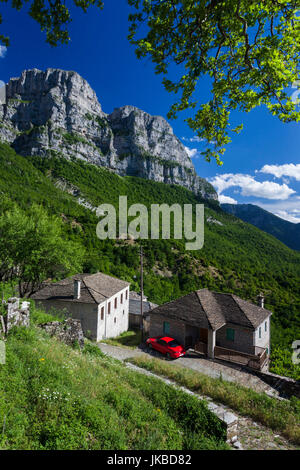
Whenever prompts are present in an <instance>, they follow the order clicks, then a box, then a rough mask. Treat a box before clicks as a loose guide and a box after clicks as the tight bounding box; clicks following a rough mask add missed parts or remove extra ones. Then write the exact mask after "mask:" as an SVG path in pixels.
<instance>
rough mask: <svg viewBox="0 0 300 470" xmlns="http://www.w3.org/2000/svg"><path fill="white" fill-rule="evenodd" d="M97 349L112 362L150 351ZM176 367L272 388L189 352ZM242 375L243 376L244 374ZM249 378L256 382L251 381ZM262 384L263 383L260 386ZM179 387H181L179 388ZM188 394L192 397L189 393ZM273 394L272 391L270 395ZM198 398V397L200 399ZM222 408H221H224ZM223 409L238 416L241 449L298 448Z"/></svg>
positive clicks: (105, 346)
mask: <svg viewBox="0 0 300 470" xmlns="http://www.w3.org/2000/svg"><path fill="white" fill-rule="evenodd" d="M98 346H99V348H100V349H101V350H102V351H103V352H104V353H105V354H107V355H108V356H110V357H113V358H115V359H119V360H121V361H124V360H125V359H129V358H131V357H140V356H145V357H149V352H148V351H146V350H145V351H144V350H141V349H139V348H136V349H129V348H126V347H123V348H122V347H118V346H112V345H109V344H105V343H98ZM151 355H152V356H155V357H161V358H162V356H161V355H160V354H159V353H157V352H156V351H151ZM174 363H176V364H178V365H180V366H182V367H189V368H191V369H194V370H197V371H199V372H202V373H204V374H206V375H209V376H210V377H214V378H217V377H220V373H221V374H222V377H223V379H224V380H229V381H232V382H236V383H240V384H241V385H244V386H246V387H248V388H253V389H254V390H256V391H258V392H266V391H268V390H266V387H267V389H268V388H269V389H270V388H271V387H269V386H267V385H266V384H265V383H264V382H263V381H261V380H260V379H259V378H258V377H255V376H252V375H251V374H249V373H247V372H244V371H241V370H238V369H231V367H228V366H226V365H223V364H218V363H215V362H213V361H209V360H207V359H204V358H201V356H198V355H196V354H194V353H192V352H189V354H188V355H187V356H186V357H184V358H179V359H177V360H176V361H170V364H174ZM214 366H216V367H214ZM128 367H130V368H133V369H135V370H137V371H139V372H140V373H142V374H146V375H151V376H155V377H156V378H159V379H160V380H162V381H164V382H165V383H168V384H170V385H175V384H174V382H172V381H171V380H169V379H166V378H164V377H160V376H158V375H156V374H153V373H152V372H149V371H146V370H145V369H141V368H139V367H136V366H133V365H132V364H128ZM243 374H245V376H244V375H243ZM252 379H257V381H256V380H252ZM260 382H262V383H260ZM181 388H182V387H181ZM188 393H191V394H194V393H193V392H191V391H188ZM272 393H274V392H272ZM200 398H201V397H200ZM202 398H204V399H206V400H208V401H211V398H209V397H202ZM223 406H224V405H223ZM224 408H225V409H226V410H227V411H228V412H230V413H233V414H234V415H236V416H238V419H239V421H238V440H239V442H240V443H241V446H242V449H243V450H296V449H298V448H297V447H296V446H294V445H293V444H291V443H290V442H288V441H287V440H286V439H285V438H284V437H282V436H281V435H280V434H278V433H276V432H273V431H272V430H271V429H269V428H266V427H265V426H263V425H261V424H259V423H256V422H255V421H253V420H252V419H251V418H247V417H244V416H241V415H239V414H238V413H237V412H236V411H235V410H232V409H230V408H228V407H227V406H224Z"/></svg>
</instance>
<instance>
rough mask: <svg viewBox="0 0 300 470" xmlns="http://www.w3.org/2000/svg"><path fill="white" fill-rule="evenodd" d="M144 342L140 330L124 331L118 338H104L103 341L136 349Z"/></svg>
mask: <svg viewBox="0 0 300 470" xmlns="http://www.w3.org/2000/svg"><path fill="white" fill-rule="evenodd" d="M141 342H142V333H141V331H140V330H128V331H124V333H122V334H121V335H120V336H118V337H117V338H111V339H106V340H103V341H102V343H106V344H111V345H112V346H122V347H124V346H125V347H127V348H130V349H135V348H136V347H137V346H139V345H140V344H141Z"/></svg>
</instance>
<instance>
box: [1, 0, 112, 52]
mask: <svg viewBox="0 0 300 470" xmlns="http://www.w3.org/2000/svg"><path fill="white" fill-rule="evenodd" d="M0 1H2V2H7V0H0ZM25 3H26V6H29V10H28V14H29V16H31V18H33V19H34V20H35V21H37V22H38V24H39V25H40V27H41V31H45V32H46V41H47V42H48V43H49V44H51V46H57V44H58V43H62V44H65V43H67V42H69V40H70V37H69V33H68V29H67V25H68V24H69V23H70V22H71V21H72V19H71V15H70V10H69V8H68V7H67V6H66V3H65V1H64V0H55V1H51V0H29V1H28V0H13V1H12V5H11V6H12V8H15V9H16V10H18V11H19V10H21V9H22V7H23V6H24V4H25ZM73 3H74V5H75V6H76V7H79V8H81V9H82V11H83V12H86V11H87V9H88V8H89V7H90V6H91V5H96V6H97V7H98V8H101V9H102V8H103V2H102V0H73ZM1 23H2V15H0V24H1ZM0 42H2V43H3V44H4V45H6V46H8V45H9V38H8V37H7V36H4V35H3V34H0Z"/></svg>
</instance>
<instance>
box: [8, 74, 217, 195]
mask: <svg viewBox="0 0 300 470" xmlns="http://www.w3.org/2000/svg"><path fill="white" fill-rule="evenodd" d="M6 95H7V96H6V104H4V105H1V106H0V139H1V140H2V141H5V142H8V143H10V145H11V146H12V147H13V148H14V149H15V150H16V151H17V152H18V153H19V154H21V155H23V156H27V155H39V156H45V157H47V156H59V157H64V158H67V159H72V158H79V159H82V160H85V161H86V162H88V163H92V164H95V165H98V166H103V167H107V168H110V169H111V170H113V171H114V172H116V173H118V174H119V175H123V176H124V175H130V176H139V177H142V178H147V179H150V180H153V181H158V182H164V183H168V184H178V185H181V186H184V187H186V188H187V189H189V190H191V191H193V192H194V193H195V194H196V195H199V196H200V197H202V198H205V199H214V200H217V194H216V192H215V190H214V188H213V187H212V186H211V185H210V184H209V183H208V182H207V181H206V180H205V179H203V178H200V177H199V176H198V175H197V174H196V172H195V169H194V166H193V163H192V161H191V159H190V158H189V156H188V154H187V152H186V150H185V148H184V145H183V144H182V143H181V142H180V140H179V139H178V138H177V137H176V136H175V135H174V133H173V130H172V127H171V126H170V125H169V124H168V122H167V121H166V120H165V119H164V118H162V117H160V116H151V115H150V114H148V113H146V112H144V111H142V110H140V109H138V108H136V107H134V106H124V107H121V108H117V109H115V110H114V111H113V112H112V113H111V114H106V113H104V112H103V110H102V108H101V105H100V103H99V101H98V99H97V96H96V93H95V92H94V91H93V90H92V88H91V87H90V85H89V84H88V83H87V81H86V80H84V79H83V78H82V77H81V76H80V75H78V74H77V73H76V72H70V71H63V70H59V69H47V70H46V71H45V72H43V71H40V70H37V69H33V70H25V71H24V72H23V73H22V74H21V76H20V77H19V78H12V79H10V81H9V83H8V84H7V86H6Z"/></svg>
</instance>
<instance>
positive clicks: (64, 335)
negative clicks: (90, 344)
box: [39, 318, 84, 349]
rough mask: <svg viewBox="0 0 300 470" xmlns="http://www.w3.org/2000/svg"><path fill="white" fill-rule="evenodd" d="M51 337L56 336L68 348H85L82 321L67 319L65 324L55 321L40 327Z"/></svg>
mask: <svg viewBox="0 0 300 470" xmlns="http://www.w3.org/2000/svg"><path fill="white" fill-rule="evenodd" d="M39 326H40V328H42V329H43V330H45V331H46V333H48V334H49V335H50V336H55V337H56V338H58V339H59V340H60V341H62V342H63V343H65V344H67V345H68V346H76V345H78V346H79V347H80V348H81V349H82V348H83V346H84V336H83V331H82V326H81V321H80V320H74V319H73V318H67V319H66V320H64V321H63V322H59V321H53V322H48V323H43V324H42V325H39Z"/></svg>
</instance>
